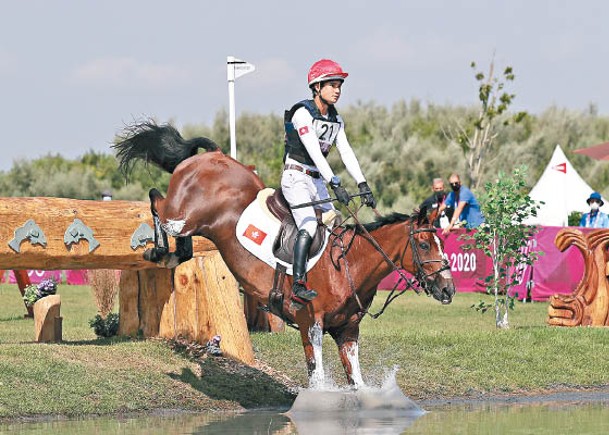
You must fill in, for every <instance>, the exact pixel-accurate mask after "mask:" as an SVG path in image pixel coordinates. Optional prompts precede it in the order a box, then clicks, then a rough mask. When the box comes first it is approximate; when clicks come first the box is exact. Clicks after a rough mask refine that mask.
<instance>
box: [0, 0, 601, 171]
mask: <svg viewBox="0 0 609 435" xmlns="http://www.w3.org/2000/svg"><path fill="white" fill-rule="evenodd" d="M0 7H1V13H0V115H1V116H0V123H1V126H2V134H1V135H0V146H1V147H2V153H3V159H1V160H0V170H6V169H9V168H10V167H11V165H12V162H13V160H14V159H19V158H36V157H39V156H42V155H46V154H48V153H60V154H62V155H63V156H65V157H68V158H75V157H77V156H79V155H82V154H83V153H84V152H86V151H87V150H89V149H93V150H96V151H107V152H110V148H109V144H110V143H111V141H112V139H113V137H114V135H115V134H116V133H118V132H120V130H121V128H122V127H123V126H124V125H125V123H129V122H131V121H132V120H133V119H140V118H142V117H145V116H152V117H155V118H156V119H158V120H160V121H168V120H172V121H173V122H174V123H175V124H176V125H177V126H178V127H179V126H181V125H184V124H188V123H204V124H210V123H211V121H212V120H213V118H214V115H215V114H216V113H217V112H218V111H219V110H221V109H223V108H225V109H227V108H228V90H227V82H226V57H227V56H229V55H231V56H235V57H238V58H241V59H244V60H246V61H249V62H251V63H253V64H254V65H255V66H256V71H255V72H254V73H252V74H249V75H246V76H244V77H242V78H240V79H238V80H237V82H236V102H237V113H238V114H239V113H240V112H243V111H249V112H257V113H263V114H268V113H275V114H280V113H282V111H283V109H284V108H286V107H288V106H289V105H291V104H292V103H293V102H295V101H297V100H299V99H301V98H303V97H307V96H308V95H309V93H308V89H307V87H306V73H307V71H308V68H309V66H310V65H311V64H312V63H313V62H314V61H316V60H318V59H319V58H322V57H329V58H333V59H336V60H337V61H339V62H340V63H341V64H342V65H343V67H344V69H345V70H347V71H348V72H349V73H350V74H351V75H350V77H349V79H348V82H347V83H346V85H345V87H344V93H343V98H342V100H341V102H340V103H341V105H348V104H352V103H355V102H357V101H364V102H367V101H375V102H377V103H380V104H385V105H391V104H392V103H393V102H394V101H397V100H399V99H406V100H409V99H411V98H418V99H421V100H422V101H424V102H434V103H438V104H444V103H450V104H474V103H475V101H476V100H475V94H476V82H475V80H474V78H473V74H472V71H471V69H470V67H469V64H470V62H471V61H476V62H477V63H478V64H479V65H487V64H488V62H489V61H490V59H491V58H492V56H493V53H495V62H496V64H497V65H498V66H499V67H501V68H503V67H505V66H507V65H511V66H513V67H514V70H515V73H516V81H515V83H514V84H513V86H512V87H511V88H510V90H511V91H513V92H514V93H515V94H516V95H517V98H516V101H515V104H514V106H513V108H514V109H518V110H528V111H530V112H533V113H538V112H540V111H542V110H543V109H545V108H547V107H549V106H550V105H553V104H555V105H558V106H561V107H566V108H570V109H573V110H586V109H587V108H588V107H589V105H590V103H594V104H596V105H597V107H598V109H599V113H601V114H604V115H607V114H609V85H608V83H609V68H608V66H609V24H608V23H607V18H608V17H609V2H606V1H602V0H597V1H593V0H579V1H567V0H552V1H549V0H536V1H531V0H527V1H524V0H510V1H507V0H506V1H499V0H463V1H459V0H425V1H420V0H419V1H410V0H374V1H364V0H349V1H347V0H344V1H338V2H329V1H317V0H309V1H305V2H291V1H286V0H258V1H251V0H249V1H248V0H233V1H230V0H226V1H214V2H211V1H204V0H200V1H195V0H182V1H181V0H175V1H171V2H170V1H161V0H104V1H101V0H99V1H93V0H81V1H76V0H71V1H70V0H20V1H18V0H0ZM591 145H592V144H591Z"/></svg>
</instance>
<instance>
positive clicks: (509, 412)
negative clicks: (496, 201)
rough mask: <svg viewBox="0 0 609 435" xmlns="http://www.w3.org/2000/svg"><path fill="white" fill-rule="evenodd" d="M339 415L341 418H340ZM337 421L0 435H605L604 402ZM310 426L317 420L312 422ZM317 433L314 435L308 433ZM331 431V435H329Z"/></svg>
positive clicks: (16, 429)
mask: <svg viewBox="0 0 609 435" xmlns="http://www.w3.org/2000/svg"><path fill="white" fill-rule="evenodd" d="M343 415H344V414H343ZM335 417H336V420H334V421H331V422H330V426H323V429H320V428H319V427H316V426H315V425H314V424H311V425H308V426H307V425H305V426H302V427H301V426H300V423H299V422H294V421H292V420H291V419H290V417H289V416H288V415H286V414H284V413H279V412H273V411H264V412H247V413H244V414H218V413H214V414H211V413H203V414H185V413H174V414H172V413H167V414H165V415H156V416H147V417H140V418H96V419H88V420H75V421H45V422H34V423H15V424H0V433H27V434H43V433H44V434H49V435H55V434H89V433H95V434H124V435H144V434H150V435H155V434H210V435H215V434H218V435H230V434H248V435H249V434H273V435H287V434H296V433H298V434H301V435H306V434H310V433H315V435H326V434H329V433H337V434H369V433H370V434H383V433H384V434H439V433H444V434H536V435H537V434H540V435H544V434H548V435H549V434H552V435H559V434H569V435H572V434H578V435H580V434H582V435H584V434H607V433H609V403H608V402H604V403H602V402H583V403H582V402H577V403H574V402H542V403H525V404H476V405H468V404H459V405H450V406H446V405H445V406H440V407H438V408H432V409H431V410H428V412H425V413H422V414H420V415H418V416H416V417H413V418H411V419H408V418H405V417H403V416H402V417H398V418H386V419H382V418H381V419H379V418H377V419H371V418H365V417H364V418H358V419H347V420H341V419H340V418H341V414H338V415H336V416H335ZM311 420H312V423H315V421H316V419H315V418H314V417H312V418H311ZM309 430H316V431H317V432H310V431H309ZM331 431H333V432H331Z"/></svg>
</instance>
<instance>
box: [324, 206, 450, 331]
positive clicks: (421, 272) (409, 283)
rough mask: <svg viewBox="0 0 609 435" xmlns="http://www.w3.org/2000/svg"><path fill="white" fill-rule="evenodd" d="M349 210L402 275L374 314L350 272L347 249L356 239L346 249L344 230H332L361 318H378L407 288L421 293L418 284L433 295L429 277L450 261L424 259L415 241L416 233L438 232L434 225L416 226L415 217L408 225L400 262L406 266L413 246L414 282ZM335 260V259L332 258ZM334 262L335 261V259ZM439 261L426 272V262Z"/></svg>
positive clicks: (387, 260)
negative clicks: (361, 297)
mask: <svg viewBox="0 0 609 435" xmlns="http://www.w3.org/2000/svg"><path fill="white" fill-rule="evenodd" d="M346 208H347V210H348V211H349V214H350V215H351V217H352V218H353V220H354V221H355V223H356V225H357V226H358V227H359V228H361V230H362V232H363V233H364V234H365V235H366V236H367V239H368V241H370V243H372V245H373V246H374V247H375V249H376V250H377V251H378V252H379V253H380V254H381V255H382V256H383V257H384V259H385V261H386V262H387V263H389V264H390V265H391V266H392V267H393V269H394V271H395V272H397V273H398V274H399V275H400V279H398V280H397V282H396V283H395V285H394V286H393V289H391V291H390V292H389V294H388V295H387V299H386V300H385V303H384V304H383V306H382V307H381V309H380V310H379V311H378V312H377V313H375V314H372V313H370V312H369V311H368V307H364V306H363V305H362V303H361V301H360V299H359V296H358V295H357V292H356V290H355V286H354V284H353V280H352V279H351V275H350V273H349V264H348V262H347V257H346V251H348V250H349V247H350V246H351V243H353V240H354V239H355V237H354V238H352V239H351V242H350V243H349V244H348V245H349V246H348V247H347V248H346V249H345V246H344V242H343V236H344V231H343V232H342V233H340V234H337V233H335V231H334V229H333V230H332V233H334V235H335V236H336V238H335V241H336V240H337V239H338V240H340V244H341V250H342V252H343V254H342V258H343V261H344V262H345V272H346V275H347V278H348V280H349V285H350V286H351V292H352V293H353V297H354V298H355V300H356V302H357V304H358V306H359V308H360V320H361V319H363V317H364V316H365V315H366V314H368V315H369V316H371V317H372V318H374V319H376V318H377V317H379V316H380V315H381V314H383V312H384V311H385V309H386V308H387V306H388V305H389V304H390V303H391V302H392V301H393V300H394V299H395V298H397V297H398V296H401V295H402V294H404V293H405V292H406V290H408V289H409V288H411V289H413V290H414V291H415V292H416V293H417V294H419V293H420V291H419V289H418V286H420V287H422V288H423V290H424V291H425V294H426V295H427V296H430V295H431V289H430V288H429V284H428V278H429V277H431V276H433V275H436V274H438V273H442V272H444V271H445V270H448V269H449V265H448V262H447V261H446V260H445V259H444V258H443V259H441V260H425V261H422V260H421V256H420V254H419V251H418V248H417V245H416V242H415V235H416V234H420V233H426V232H429V233H431V232H433V233H435V232H436V229H435V228H434V227H432V226H431V224H430V225H429V226H427V227H424V228H416V229H415V228H414V218H412V217H411V218H410V222H409V225H408V229H409V231H408V240H407V241H406V244H405V245H404V250H403V251H402V255H401V257H400V263H401V266H402V268H403V267H404V257H405V256H406V250H407V249H408V245H411V246H412V260H413V264H414V266H415V274H414V276H415V279H416V283H415V282H413V280H412V279H410V278H408V277H407V276H406V275H405V274H404V272H403V271H402V270H401V269H400V268H399V267H398V266H397V265H396V264H395V263H394V262H393V261H392V260H391V259H390V258H389V256H388V255H387V254H386V253H385V251H383V249H382V248H381V246H380V245H379V244H378V243H377V241H376V240H374V238H373V237H372V235H371V234H370V233H369V232H368V230H366V228H365V227H364V226H363V225H362V224H361V223H360V222H359V220H358V219H357V216H356V214H355V213H353V212H352V211H351V209H350V208H349V207H346ZM332 261H333V260H332ZM333 262H334V261H333ZM437 262H441V263H443V266H442V267H441V268H440V269H438V270H436V271H433V272H430V273H426V272H425V269H424V268H423V266H424V265H425V264H428V263H437ZM401 281H404V282H405V283H406V288H405V289H404V290H402V291H400V292H399V293H397V294H396V290H397V288H398V286H399V285H400V282H401Z"/></svg>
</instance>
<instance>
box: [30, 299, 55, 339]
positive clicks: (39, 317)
mask: <svg viewBox="0 0 609 435" xmlns="http://www.w3.org/2000/svg"><path fill="white" fill-rule="evenodd" d="M60 309H61V297H60V296H59V295H49V296H45V297H44V298H42V299H39V300H37V301H36V302H35V303H34V332H35V333H34V336H35V338H34V339H35V340H36V341H37V342H42V343H50V342H58V341H61V321H62V319H61V316H60Z"/></svg>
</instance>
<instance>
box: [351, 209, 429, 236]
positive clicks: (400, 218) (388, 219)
mask: <svg viewBox="0 0 609 435" xmlns="http://www.w3.org/2000/svg"><path fill="white" fill-rule="evenodd" d="M410 219H412V220H416V219H417V215H416V214H414V215H407V214H404V213H398V212H393V213H391V214H389V215H387V216H380V217H377V218H376V219H375V221H374V222H368V223H365V224H362V225H363V226H364V228H365V229H366V231H369V232H370V231H374V230H376V229H379V228H381V227H383V226H385V225H390V224H395V223H399V222H406V221H407V220H410ZM346 228H347V229H351V230H353V229H354V230H355V232H356V233H360V232H362V229H361V228H360V227H359V225H355V224H349V225H346Z"/></svg>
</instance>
